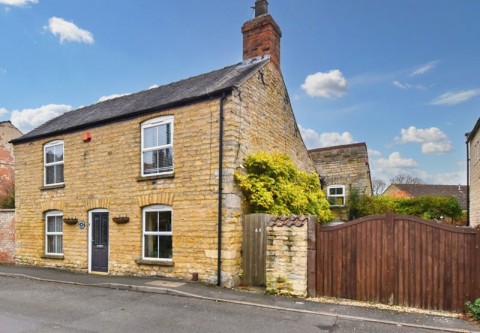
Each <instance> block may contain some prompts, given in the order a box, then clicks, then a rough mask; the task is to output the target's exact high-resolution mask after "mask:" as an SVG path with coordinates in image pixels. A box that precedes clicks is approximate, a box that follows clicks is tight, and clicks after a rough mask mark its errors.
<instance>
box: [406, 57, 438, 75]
mask: <svg viewBox="0 0 480 333" xmlns="http://www.w3.org/2000/svg"><path fill="white" fill-rule="evenodd" d="M438 63H439V61H438V60H436V61H431V62H429V63H427V64H425V65H422V66H420V67H419V68H417V69H416V70H414V71H413V72H412V73H410V76H417V75H423V74H425V73H427V72H429V71H431V70H432V69H434V68H435V67H437V65H438Z"/></svg>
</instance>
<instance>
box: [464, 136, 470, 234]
mask: <svg viewBox="0 0 480 333" xmlns="http://www.w3.org/2000/svg"><path fill="white" fill-rule="evenodd" d="M465 136H466V137H467V142H466V144H467V227H469V226H470V149H469V141H470V140H469V136H470V133H466V134H465Z"/></svg>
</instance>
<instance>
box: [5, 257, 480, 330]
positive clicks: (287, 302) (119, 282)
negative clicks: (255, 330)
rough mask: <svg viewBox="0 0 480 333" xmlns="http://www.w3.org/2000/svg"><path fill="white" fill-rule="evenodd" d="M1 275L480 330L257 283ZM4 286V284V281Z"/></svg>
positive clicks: (52, 272) (33, 271)
mask: <svg viewBox="0 0 480 333" xmlns="http://www.w3.org/2000/svg"><path fill="white" fill-rule="evenodd" d="M0 276H5V277H13V278H25V279H31V280H37V281H44V282H51V283H65V284H73V285H80V286H91V287H99V288H111V289H117V290H130V291H135V292H145V293H157V294H167V295H174V296H181V297H192V298H197V299H203V300H211V301H214V302H224V303H231V304H239V305H243V306H251V307H262V308H268V309H273V310H279V311H290V312H297V313H308V314H317V315H322V316H331V317H336V318H342V319H347V320H353V321H362V322H372V323H383V324H387V325H394V326H397V327H405V328H411V329H412V330H415V329H428V330H432V331H439V332H480V326H479V325H476V324H474V323H471V322H469V321H466V320H463V319H461V318H459V317H458V316H455V315H453V314H452V313H449V312H445V313H441V312H435V313H434V314H429V313H425V312H420V313H419V312H418V311H417V310H414V309H411V311H409V310H408V309H405V308H402V311H398V310H396V308H394V307H392V308H391V309H389V308H388V307H387V308H386V309H378V308H372V307H366V306H352V305H345V304H333V303H330V302H329V303H326V302H323V303H322V302H318V301H313V300H308V299H299V298H290V297H283V296H273V295H265V294H264V293H263V292H262V291H260V292H259V290H258V289H254V291H252V290H246V289H245V290H238V289H227V288H222V287H217V286H211V285H206V284H203V283H200V282H192V281H184V280H175V279H165V278H158V277H151V278H144V277H134V276H112V275H96V274H86V273H78V272H72V271H68V270H60V269H54V268H43V267H31V266H16V265H3V264H0ZM0 288H1V286H0Z"/></svg>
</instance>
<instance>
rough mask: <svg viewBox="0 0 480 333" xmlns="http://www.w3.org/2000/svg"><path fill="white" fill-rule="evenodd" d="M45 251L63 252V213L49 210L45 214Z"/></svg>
mask: <svg viewBox="0 0 480 333" xmlns="http://www.w3.org/2000/svg"><path fill="white" fill-rule="evenodd" d="M45 253H46V254H63V213H62V212H61V211H57V210H55V211H49V212H47V213H46V214H45Z"/></svg>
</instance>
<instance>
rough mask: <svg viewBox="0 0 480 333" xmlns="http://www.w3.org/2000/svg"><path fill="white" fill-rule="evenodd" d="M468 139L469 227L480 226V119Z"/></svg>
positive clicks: (467, 135)
mask: <svg viewBox="0 0 480 333" xmlns="http://www.w3.org/2000/svg"><path fill="white" fill-rule="evenodd" d="M466 137H467V148H468V149H467V150H468V157H467V168H468V173H467V177H468V188H469V192H468V200H467V202H468V204H467V207H468V208H467V209H468V217H469V225H471V226H474V227H475V226H478V225H480V118H479V119H478V120H477V123H476V124H475V126H474V127H473V129H472V131H471V132H470V133H467V134H466Z"/></svg>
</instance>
